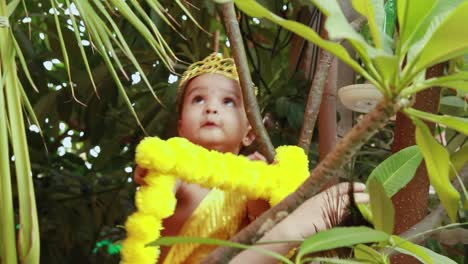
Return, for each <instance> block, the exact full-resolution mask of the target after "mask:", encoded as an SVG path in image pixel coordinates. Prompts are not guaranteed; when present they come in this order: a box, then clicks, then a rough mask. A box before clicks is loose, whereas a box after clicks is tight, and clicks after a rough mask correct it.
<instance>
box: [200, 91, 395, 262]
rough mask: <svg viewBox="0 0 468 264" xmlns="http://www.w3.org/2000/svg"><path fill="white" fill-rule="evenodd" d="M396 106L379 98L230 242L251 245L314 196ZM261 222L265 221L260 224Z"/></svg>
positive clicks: (223, 254) (212, 258)
mask: <svg viewBox="0 0 468 264" xmlns="http://www.w3.org/2000/svg"><path fill="white" fill-rule="evenodd" d="M399 108H400V106H399V105H398V104H395V103H394V102H392V101H388V100H387V99H384V100H382V101H381V102H380V103H379V104H378V105H377V106H376V107H375V108H374V109H373V110H372V111H371V112H369V113H368V114H366V115H365V116H364V118H363V119H361V120H360V121H359V123H358V124H357V125H355V126H354V127H353V128H352V129H351V130H350V131H349V132H348V133H347V134H346V135H345V137H343V139H342V140H340V142H338V144H337V145H336V147H335V149H334V150H333V151H332V152H330V153H329V154H328V155H327V156H326V157H325V159H323V161H322V162H320V163H319V164H318V165H317V167H316V168H315V169H314V170H313V171H312V173H311V174H310V176H309V178H308V179H307V180H306V181H305V182H304V183H303V184H302V185H301V186H300V187H299V188H298V189H297V190H296V191H295V192H294V193H292V194H291V195H289V196H288V197H286V198H285V199H284V200H283V201H282V202H280V203H279V204H278V205H277V206H275V207H273V208H271V209H270V210H268V211H267V212H265V213H264V214H262V215H261V216H260V217H259V218H257V219H256V220H255V221H254V222H252V223H251V224H250V225H248V226H247V227H246V228H244V229H243V230H242V231H241V232H239V233H238V234H237V235H236V236H234V237H233V238H232V239H231V241H234V242H237V243H242V244H247V245H252V244H254V243H255V242H256V241H258V240H259V239H260V238H261V237H262V236H263V235H264V234H265V233H266V232H267V231H269V230H270V229H271V228H272V227H273V226H275V225H276V224H277V223H278V222H279V221H281V220H282V219H284V218H285V217H286V216H287V215H288V214H289V213H291V212H292V211H294V210H295V209H296V208H297V207H299V206H300V205H301V204H302V203H303V202H304V201H306V200H307V199H309V198H311V197H313V196H314V195H316V194H317V193H318V192H319V191H320V189H321V187H322V185H323V184H324V183H325V182H328V181H329V180H330V179H331V178H332V177H333V176H334V175H335V173H336V172H337V171H339V170H340V169H341V167H342V166H343V165H344V164H346V162H348V161H349V160H350V158H351V157H352V156H353V155H354V154H355V153H356V152H357V151H358V150H359V149H360V148H361V146H362V145H363V144H365V143H366V142H367V141H368V140H369V138H370V137H372V136H373V135H374V134H375V133H376V132H377V131H378V130H379V129H380V128H381V127H382V126H384V125H385V124H386V123H387V121H388V120H389V118H390V117H391V116H393V115H394V114H395V113H396V112H397V111H398V110H399ZM264 223H265V224H264ZM240 251H241V250H240V249H234V248H227V247H220V248H218V249H216V250H215V251H214V252H213V253H211V254H210V255H209V256H208V257H207V258H206V259H205V260H204V261H203V262H202V263H204V264H208V263H228V262H229V260H230V259H232V258H233V257H234V256H235V255H236V254H238V253H239V252H240Z"/></svg>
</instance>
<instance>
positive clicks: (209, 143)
mask: <svg viewBox="0 0 468 264" xmlns="http://www.w3.org/2000/svg"><path fill="white" fill-rule="evenodd" d="M226 141H227V140H226V139H220V138H218V139H217V138H214V137H211V138H209V139H203V138H199V139H197V140H196V141H192V142H193V143H195V144H197V145H199V146H202V147H204V148H206V149H209V150H216V151H219V152H223V153H224V152H232V153H236V152H237V151H238V149H233V148H232V147H230V146H229V145H228V144H226Z"/></svg>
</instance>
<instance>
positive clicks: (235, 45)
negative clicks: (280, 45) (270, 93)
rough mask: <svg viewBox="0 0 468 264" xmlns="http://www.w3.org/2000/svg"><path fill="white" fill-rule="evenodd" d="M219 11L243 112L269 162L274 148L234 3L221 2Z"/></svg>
mask: <svg viewBox="0 0 468 264" xmlns="http://www.w3.org/2000/svg"><path fill="white" fill-rule="evenodd" d="M221 12H222V14H223V21H224V25H225V27H226V33H227V35H228V39H229V43H230V44H231V49H232V56H233V58H234V61H235V62H236V67H237V72H238V74H239V79H240V84H241V88H242V98H243V99H244V107H245V112H246V114H247V118H248V119H249V121H250V124H251V126H252V128H253V131H254V132H255V134H256V136H257V140H258V143H259V147H260V152H261V153H262V154H263V155H264V156H265V158H266V159H267V160H268V162H270V163H271V162H273V160H274V158H275V149H274V147H273V144H272V143H271V140H270V138H269V136H268V134H267V131H266V129H265V127H264V126H263V122H262V117H261V116H260V109H259V107H258V103H257V100H256V98H255V93H254V84H253V82H252V78H251V77H250V71H249V67H248V65H247V57H246V55H245V49H244V45H243V43H242V37H241V34H240V29H239V23H238V21H237V18H236V13H235V10H234V4H233V3H232V2H228V3H224V4H221Z"/></svg>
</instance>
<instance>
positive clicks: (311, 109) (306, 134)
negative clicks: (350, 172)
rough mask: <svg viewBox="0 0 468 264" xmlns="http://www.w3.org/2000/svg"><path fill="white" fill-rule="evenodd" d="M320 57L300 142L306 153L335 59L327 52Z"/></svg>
mask: <svg viewBox="0 0 468 264" xmlns="http://www.w3.org/2000/svg"><path fill="white" fill-rule="evenodd" d="M319 56H320V60H319V63H318V65H317V71H316V72H315V75H314V80H313V81H312V86H311V87H310V90H309V95H308V96H307V103H306V107H305V112H304V120H303V122H302V129H301V135H300V136H299V140H298V145H299V147H301V148H302V149H304V151H305V153H309V148H310V142H311V141H312V135H313V133H314V128H315V122H316V120H317V117H318V115H319V109H320V106H321V105H322V98H323V97H325V96H326V95H324V94H323V91H324V87H325V85H326V80H327V76H328V75H329V72H330V71H331V69H330V66H331V63H332V60H333V58H334V56H333V55H332V54H331V53H330V52H328V51H326V50H320V55H319ZM325 90H326V88H325ZM326 93H327V92H326ZM335 143H336V142H335Z"/></svg>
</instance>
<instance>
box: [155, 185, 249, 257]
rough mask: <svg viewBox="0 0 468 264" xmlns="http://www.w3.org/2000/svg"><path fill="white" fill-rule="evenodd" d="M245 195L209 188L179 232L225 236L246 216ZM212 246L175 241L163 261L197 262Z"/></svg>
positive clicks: (206, 235) (191, 234)
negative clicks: (177, 242)
mask: <svg viewBox="0 0 468 264" xmlns="http://www.w3.org/2000/svg"><path fill="white" fill-rule="evenodd" d="M246 202H247V198H246V197H245V196H243V195H239V194H236V193H234V192H223V191H221V190H219V189H213V190H211V191H210V192H209V193H208V195H207V196H206V197H205V198H204V199H203V201H202V202H201V203H200V205H199V206H198V207H197V209H196V210H195V212H194V213H193V214H192V215H191V216H190V217H189V219H188V220H187V221H186V222H185V224H184V226H183V227H182V229H181V231H180V233H179V236H183V237H203V238H216V239H223V240H227V239H229V238H230V237H231V236H233V235H234V234H235V233H237V231H238V230H239V228H240V226H241V224H242V221H243V220H244V219H245V217H246V213H247V206H246ZM214 248H215V246H210V245H199V244H176V245H174V246H172V247H171V249H170V251H169V254H168V255H167V257H166V259H165V260H164V264H179V263H180V264H181V263H184V264H190V263H200V262H201V260H202V259H203V258H204V257H206V255H207V254H209V253H210V252H211V251H212V250H213V249H214Z"/></svg>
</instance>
